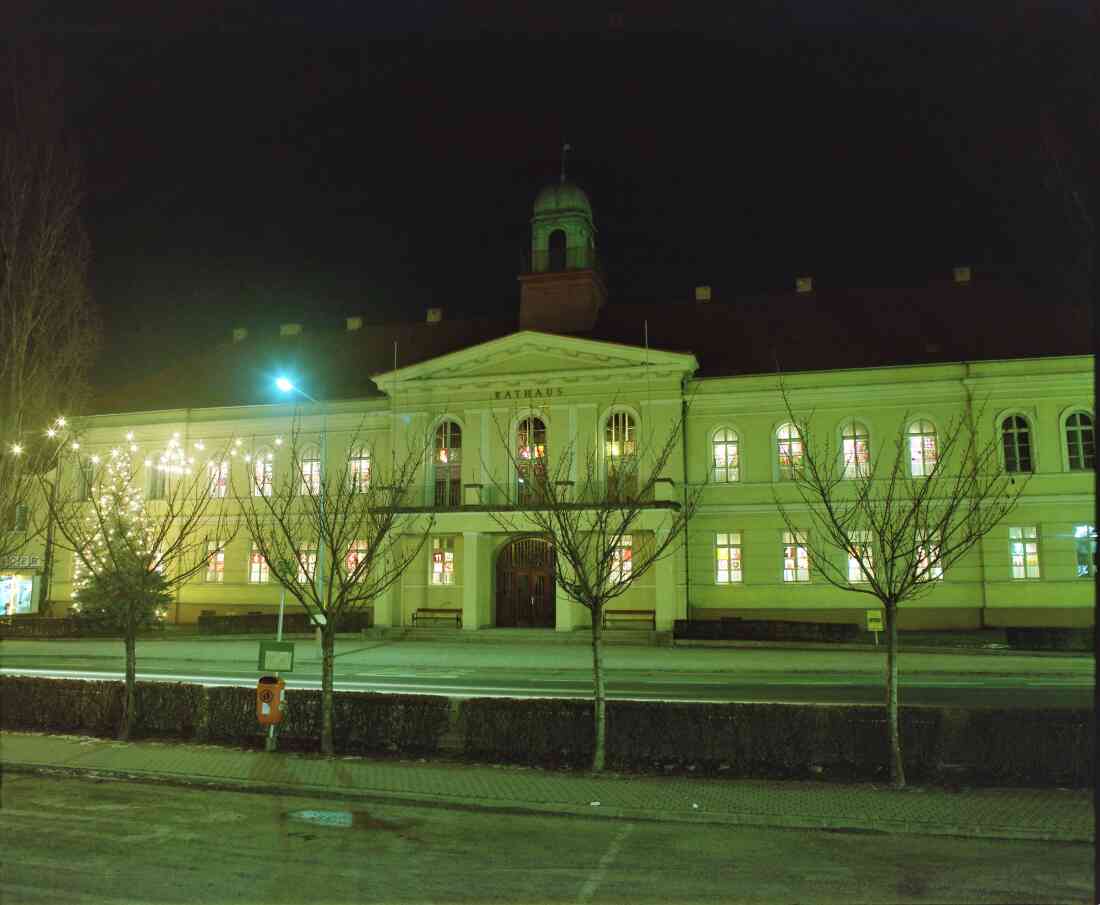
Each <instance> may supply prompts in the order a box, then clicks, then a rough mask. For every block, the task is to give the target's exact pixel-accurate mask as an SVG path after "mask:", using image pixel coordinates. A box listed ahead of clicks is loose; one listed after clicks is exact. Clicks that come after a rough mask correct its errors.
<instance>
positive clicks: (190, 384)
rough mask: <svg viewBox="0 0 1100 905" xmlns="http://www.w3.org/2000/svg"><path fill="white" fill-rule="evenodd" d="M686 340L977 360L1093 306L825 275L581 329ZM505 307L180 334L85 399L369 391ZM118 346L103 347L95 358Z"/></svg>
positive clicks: (708, 354) (118, 407) (757, 362)
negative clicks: (833, 280)
mask: <svg viewBox="0 0 1100 905" xmlns="http://www.w3.org/2000/svg"><path fill="white" fill-rule="evenodd" d="M644 324H647V325H648V336H649V344H650V346H651V347H652V348H654V349H663V350H666V351H677V352H691V353H693V354H694V355H695V356H696V358H697V359H698V361H699V364H700V368H699V372H698V375H697V376H701V377H719V376H727V375H737V374H758V373H771V372H773V371H775V370H776V368H777V366H778V367H779V368H780V369H782V370H784V371H814V370H833V369H839V368H858V367H877V366H887V365H899V364H928V363H935V362H947V361H968V360H969V361H976V360H989V359H1000V358H1025V357H1038V356H1046V355H1083V354H1089V353H1091V352H1092V351H1093V346H1094V341H1093V336H1094V334H1093V329H1094V325H1093V315H1092V309H1091V308H1088V307H1083V306H1074V305H1067V304H1060V303H1057V302H1051V301H1049V300H1046V299H1043V298H1041V297H1038V296H1037V295H1036V294H1035V293H1031V292H1028V291H1026V290H1023V289H1020V288H1018V287H1011V286H999V285H995V284H981V283H975V284H970V285H961V286H957V285H954V284H947V285H941V286H931V287H926V288H922V289H842V290H829V289H823V290H821V291H815V292H812V293H806V294H799V293H793V292H792V293H789V294H781V295H770V296H750V297H741V298H734V299H731V300H729V301H712V302H705V303H700V302H694V301H690V302H674V303H666V304H613V303H610V304H608V305H606V306H604V308H603V310H602V311H601V313H600V317H599V319H598V321H597V323H596V325H595V327H594V329H593V330H592V331H590V332H589V333H587V334H585V335H586V336H587V337H589V338H591V339H599V340H605V341H609V342H618V343H623V344H626V345H632V346H641V345H642V344H643V325H644ZM516 330H518V323H517V319H516V318H510V319H499V320H490V319H475V320H444V321H442V322H441V323H438V324H427V323H423V322H415V323H414V322H405V323H384V324H364V325H363V327H362V328H361V329H360V330H356V331H346V330H343V329H336V328H334V327H333V326H329V327H324V326H319V327H311V326H310V325H308V324H307V325H306V326H305V332H304V333H303V334H302V335H301V336H297V337H280V336H279V335H278V331H277V329H269V330H267V331H266V332H265V331H263V330H260V331H252V332H250V336H249V337H248V338H247V339H245V340H244V341H242V342H240V343H233V342H231V341H229V339H228V337H227V339H226V341H225V342H219V343H213V344H209V345H206V346H203V347H199V343H198V342H192V343H184V344H181V345H180V347H179V348H180V350H181V352H180V354H179V355H172V356H169V357H167V358H162V359H157V360H156V362H155V363H153V364H147V365H144V366H142V367H140V368H139V369H138V370H139V373H138V374H137V375H131V376H129V377H128V378H126V379H117V378H115V379H112V378H111V377H110V373H111V372H110V370H109V369H108V368H107V367H101V368H100V374H99V379H98V380H96V381H95V390H96V395H95V401H94V405H93V407H92V411H94V412H99V413H103V412H127V411H149V410H156V409H169V408H187V407H194V408H199V407H205V406H216V405H244V404H256V403H272V402H280V401H283V398H284V397H282V396H281V395H280V394H279V393H278V391H277V390H275V388H274V379H275V377H276V376H278V375H279V374H282V373H286V374H289V375H291V376H293V377H295V378H297V379H299V380H301V381H302V384H303V386H304V387H306V388H307V390H308V392H309V393H310V394H311V395H314V396H317V397H321V396H323V397H324V398H327V399H347V398H357V397H369V396H373V395H377V394H378V389H377V387H376V386H375V385H374V383H373V382H372V381H371V379H370V375H372V374H378V373H381V372H384V371H389V370H391V369H392V368H393V365H394V343H396V344H397V354H398V361H397V363H398V365H399V366H400V367H406V366H408V365H412V364H416V363H418V362H422V361H426V360H428V359H431V358H436V357H438V356H440V355H445V354H447V353H449V352H455V351H458V350H460V349H465V348H469V347H470V346H474V345H477V344H479V343H483V342H488V341H489V340H492V339H498V338H500V337H502V336H507V335H508V334H510V333H514V332H515V331H516ZM119 354H120V353H119V352H118V350H117V349H116V350H115V351H113V352H112V351H110V347H109V351H108V352H107V353H106V354H105V362H108V363H109V362H110V360H111V357H112V356H117V355H119Z"/></svg>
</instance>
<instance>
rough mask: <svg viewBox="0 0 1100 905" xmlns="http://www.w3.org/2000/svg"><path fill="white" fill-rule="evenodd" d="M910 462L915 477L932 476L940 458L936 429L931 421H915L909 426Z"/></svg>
mask: <svg viewBox="0 0 1100 905" xmlns="http://www.w3.org/2000/svg"><path fill="white" fill-rule="evenodd" d="M908 433H909V461H910V469H911V473H912V475H913V477H915V478H921V477H927V476H928V475H930V474H932V472H933V471H934V470H935V468H936V462H937V460H938V458H939V453H938V448H937V445H936V428H935V425H933V424H932V422H931V421H914V422H913V423H912V424H910V425H909V431H908Z"/></svg>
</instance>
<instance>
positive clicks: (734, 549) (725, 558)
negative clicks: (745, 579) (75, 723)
mask: <svg viewBox="0 0 1100 905" xmlns="http://www.w3.org/2000/svg"><path fill="white" fill-rule="evenodd" d="M714 566H715V574H714V580H715V582H716V583H717V584H739V583H740V582H741V532H740V531H731V532H729V533H727V534H717V535H715V540H714Z"/></svg>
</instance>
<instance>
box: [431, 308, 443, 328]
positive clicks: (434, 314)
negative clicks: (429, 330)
mask: <svg viewBox="0 0 1100 905" xmlns="http://www.w3.org/2000/svg"><path fill="white" fill-rule="evenodd" d="M442 320H443V309H442V308H429V309H428V323H429V324H438V323H439V322H440V321H442Z"/></svg>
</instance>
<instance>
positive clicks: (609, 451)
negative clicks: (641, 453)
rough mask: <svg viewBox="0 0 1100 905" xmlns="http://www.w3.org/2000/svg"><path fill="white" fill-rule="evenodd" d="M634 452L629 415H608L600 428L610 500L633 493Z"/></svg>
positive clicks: (635, 451) (615, 413) (636, 483)
mask: <svg viewBox="0 0 1100 905" xmlns="http://www.w3.org/2000/svg"><path fill="white" fill-rule="evenodd" d="M637 451H638V450H637V442H636V439H635V428H634V417H633V416H632V415H631V414H630V413H629V412H612V413H611V415H609V416H608V419H607V424H606V425H605V427H604V465H605V467H606V472H607V494H608V497H609V498H610V499H618V498H621V497H623V496H631V495H632V494H634V493H636V492H637V489H638V472H637V458H636V457H637Z"/></svg>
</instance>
